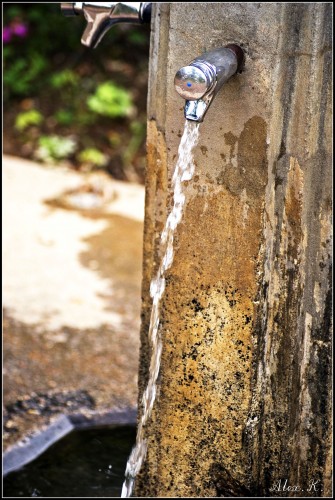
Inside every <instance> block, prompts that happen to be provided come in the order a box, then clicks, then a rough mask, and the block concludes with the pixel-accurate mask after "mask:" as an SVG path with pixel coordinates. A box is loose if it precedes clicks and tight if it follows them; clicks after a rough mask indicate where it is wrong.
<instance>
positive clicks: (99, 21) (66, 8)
mask: <svg viewBox="0 0 335 500" xmlns="http://www.w3.org/2000/svg"><path fill="white" fill-rule="evenodd" d="M61 10H62V12H63V14H64V15H65V16H75V15H78V14H81V13H82V14H83V15H84V17H85V19H86V21H87V26H86V29H85V31H84V33H83V36H82V39H81V43H82V44H83V45H86V46H87V47H93V48H95V47H97V46H98V45H99V43H100V41H101V40H102V38H103V36H104V35H105V34H106V33H107V31H108V30H109V29H110V28H111V27H112V26H113V25H115V24H118V23H132V24H138V23H144V22H150V17H151V3H146V2H65V3H61Z"/></svg>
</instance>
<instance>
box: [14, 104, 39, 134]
mask: <svg viewBox="0 0 335 500" xmlns="http://www.w3.org/2000/svg"><path fill="white" fill-rule="evenodd" d="M42 121H43V115H42V114H41V113H40V112H39V111H37V110H36V109H30V110H29V111H22V113H19V114H18V115H16V118H15V128H16V129H17V130H19V131H20V132H21V131H23V130H25V129H26V128H28V127H30V126H32V125H40V123H42Z"/></svg>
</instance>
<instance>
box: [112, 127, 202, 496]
mask: <svg viewBox="0 0 335 500" xmlns="http://www.w3.org/2000/svg"><path fill="white" fill-rule="evenodd" d="M198 136H199V123H195V122H192V121H188V120H186V123H185V127H184V133H183V136H182V138H181V141H180V145H179V149H178V160H177V164H176V168H175V171H174V174H173V177H172V186H173V208H172V210H171V212H170V214H169V216H168V218H167V220H166V223H165V227H164V229H163V232H162V235H161V241H160V244H161V247H162V253H163V252H164V256H163V258H162V262H161V264H160V266H159V269H158V273H157V275H156V277H155V278H154V279H153V280H152V281H151V284H150V295H151V297H152V309H151V317H150V326H149V341H150V344H151V361H150V368H149V382H148V385H147V388H146V390H145V391H144V393H143V397H142V417H141V420H140V422H139V425H138V428H137V436H136V445H135V446H134V448H133V450H132V452H131V454H130V457H129V459H128V462H127V467H126V474H125V477H126V479H125V481H124V483H123V487H122V493H121V497H122V498H124V497H130V496H131V495H132V492H133V487H134V483H135V479H136V476H137V474H138V473H139V471H140V469H141V467H142V464H143V462H144V459H145V457H146V453H147V441H146V439H145V438H144V428H145V425H146V424H147V423H148V420H149V418H150V416H151V411H152V408H153V405H154V402H155V398H156V382H157V377H158V374H159V369H160V363H161V354H162V340H161V336H160V334H159V331H158V330H159V307H160V301H161V298H162V296H163V293H164V289H165V272H166V271H167V270H168V269H169V268H170V267H171V265H172V262H173V256H174V251H173V239H174V234H175V231H176V228H177V226H178V224H179V222H180V221H181V218H182V215H183V208H184V205H185V194H184V193H183V184H182V183H183V182H184V181H189V180H190V179H192V177H193V174H194V168H195V167H194V163H193V158H192V154H191V153H192V149H193V148H194V146H195V145H196V144H197V142H198Z"/></svg>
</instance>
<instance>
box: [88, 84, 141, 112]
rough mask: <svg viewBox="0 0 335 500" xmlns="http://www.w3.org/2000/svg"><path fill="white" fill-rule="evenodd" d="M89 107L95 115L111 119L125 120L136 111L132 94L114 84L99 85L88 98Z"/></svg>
mask: <svg viewBox="0 0 335 500" xmlns="http://www.w3.org/2000/svg"><path fill="white" fill-rule="evenodd" d="M87 106H88V108H89V109H90V111H92V112H93V113H97V114H99V115H103V116H108V117H110V118H125V117H127V116H131V114H132V112H133V110H134V107H133V104H132V98H131V95H130V93H129V92H128V91H127V90H126V89H123V88H121V87H119V86H117V85H115V84H114V83H112V82H106V83H101V84H100V85H98V87H97V89H96V91H95V93H94V94H93V95H91V96H89V97H88V99H87Z"/></svg>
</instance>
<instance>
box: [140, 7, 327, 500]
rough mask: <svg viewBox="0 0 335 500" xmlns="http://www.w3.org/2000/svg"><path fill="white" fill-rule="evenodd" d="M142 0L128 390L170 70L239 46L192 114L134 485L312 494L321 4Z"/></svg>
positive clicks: (168, 116)
mask: <svg viewBox="0 0 335 500" xmlns="http://www.w3.org/2000/svg"><path fill="white" fill-rule="evenodd" d="M153 10H154V12H153V21H152V40H151V42H152V43H151V63H150V77H149V98H148V141H147V145H148V171H147V185H146V218H145V241H144V280H143V310H142V312H143V314H142V347H141V370H140V397H141V393H142V391H143V389H144V387H145V385H146V381H147V378H148V365H149V361H150V347H149V345H148V340H147V332H148V325H149V316H150V309H151V299H150V295H149V283H150V280H151V278H152V277H153V276H155V274H156V271H157V267H158V265H159V258H160V254H159V238H160V232H161V230H162V228H163V225H164V222H165V219H166V216H167V213H168V210H169V209H170V207H171V194H172V193H171V176H172V173H173V169H174V166H175V161H176V155H177V149H178V145H179V141H180V136H181V133H182V130H183V127H184V117H183V105H184V101H183V100H182V99H181V98H180V97H179V96H178V95H177V94H176V92H175V90H174V85H173V80H174V75H175V73H176V71H177V70H178V69H179V68H180V67H181V66H184V65H185V64H187V63H189V62H190V61H191V60H192V59H193V58H194V57H196V56H198V55H200V54H201V53H202V52H203V51H205V50H209V49H212V48H216V47H220V46H223V45H226V44H227V43H237V44H240V45H241V46H242V47H243V48H244V49H245V52H246V64H245V71H244V72H243V73H242V74H241V75H237V76H235V77H233V78H232V79H231V80H230V81H229V82H228V83H227V84H226V85H225V86H224V88H222V90H221V91H220V92H219V94H218V95H217V96H216V98H215V100H214V102H213V104H212V105H211V108H210V109H209V111H208V113H207V115H206V117H205V120H204V122H203V123H202V124H201V125H200V140H199V144H198V146H197V148H196V150H195V163H196V173H195V176H194V178H193V180H192V181H191V182H189V184H188V185H187V188H186V195H187V204H186V208H185V213H184V218H183V221H182V223H181V224H180V225H179V227H178V230H177V236H176V238H175V248H176V253H175V259H174V263H173V265H172V267H171V269H170V270H169V271H168V275H167V284H166V292H165V295H164V298H163V304H162V310H161V318H162V325H161V334H162V338H163V346H164V347H163V354H162V363H161V371H160V376H159V381H158V385H159V392H158V396H157V399H156V403H155V407H154V410H153V415H152V422H151V424H150V426H148V429H147V437H148V440H149V449H148V455H147V460H146V463H145V464H144V466H143V468H142V471H141V473H140V475H139V478H138V480H137V486H136V491H135V494H136V495H138V496H170V497H173V496H177V497H181V496H182V497H186V496H191V497H192V496H257V495H264V496H291V495H293V496H329V495H330V493H331V490H330V488H331V479H330V473H331V471H330V467H331V464H330V326H331V325H330V323H331V320H330V312H331V292H330V285H331V274H330V273H331V255H330V253H331V246H330V245H331V243H330V233H331V193H332V191H331V144H332V141H331V60H332V59H331V17H332V5H331V4H330V3H318V4H316V3H309V4H308V3H305V4H298V3H289V4H284V3H212V4H211V3H206V4H204V3H190V4H187V3H171V4H164V3H162V4H155V5H154V9H153ZM285 480H286V483H285ZM273 487H275V492H274V493H273V492H272V493H271V488H273ZM289 487H290V489H288V488H289ZM308 489H310V491H308ZM302 490H304V491H302Z"/></svg>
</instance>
